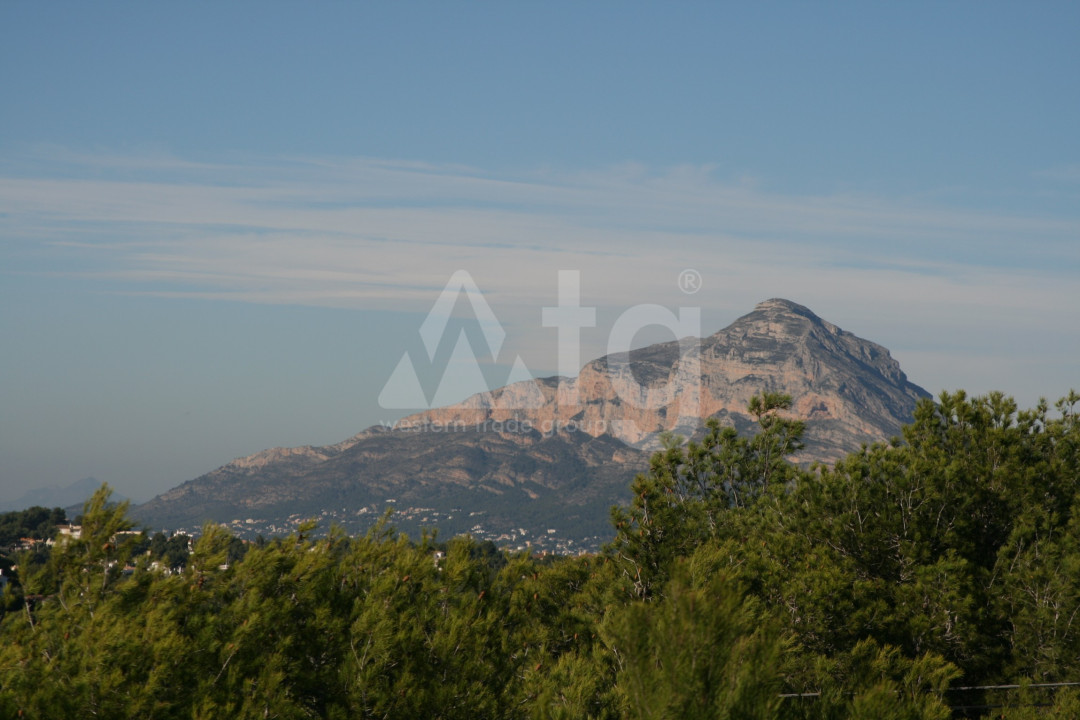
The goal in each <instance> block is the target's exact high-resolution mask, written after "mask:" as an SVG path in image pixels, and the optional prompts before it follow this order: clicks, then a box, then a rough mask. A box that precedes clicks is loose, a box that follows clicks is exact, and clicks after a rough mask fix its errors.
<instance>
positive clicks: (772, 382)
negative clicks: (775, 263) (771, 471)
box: [135, 298, 929, 550]
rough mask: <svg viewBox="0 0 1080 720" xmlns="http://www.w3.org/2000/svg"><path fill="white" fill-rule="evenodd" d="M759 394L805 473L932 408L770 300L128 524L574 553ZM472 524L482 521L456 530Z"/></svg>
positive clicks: (293, 451) (285, 457)
mask: <svg viewBox="0 0 1080 720" xmlns="http://www.w3.org/2000/svg"><path fill="white" fill-rule="evenodd" d="M766 391H769V392H781V393H786V394H788V395H791V396H792V400H793V406H792V409H791V415H792V416H793V417H797V418H800V419H803V420H805V421H806V435H805V436H804V441H805V443H806V449H805V450H804V451H803V452H801V453H800V455H799V460H800V461H804V462H831V461H834V460H836V459H837V458H839V457H841V456H843V455H844V454H846V453H847V452H851V451H853V450H857V449H858V448H859V446H860V445H863V444H870V443H873V442H878V441H886V440H888V439H889V438H891V437H892V436H895V435H898V434H899V432H900V428H901V427H902V425H903V424H904V423H906V422H908V421H910V419H911V414H912V412H913V410H914V406H915V403H916V402H917V401H918V399H920V398H922V397H929V393H927V392H926V391H925V390H923V389H922V388H920V387H919V386H917V385H915V384H913V383H911V382H910V381H908V379H907V376H906V375H905V374H904V372H903V371H902V370H901V369H900V366H899V363H898V362H897V361H896V360H895V359H893V358H892V356H891V354H890V353H889V351H888V349H886V348H885V347H884V346H881V345H878V344H877V343H874V342H871V341H868V340H864V339H862V338H859V337H857V336H856V335H854V334H852V333H850V332H847V331H845V330H842V329H841V328H839V327H838V326H836V325H834V324H833V323H830V322H828V321H826V320H823V319H822V318H820V317H818V316H817V315H816V314H815V313H813V311H811V310H810V309H809V308H807V307H805V306H803V305H799V304H797V303H794V302H792V301H790V300H784V299H781V298H771V299H769V300H765V301H763V302H761V303H758V304H757V305H756V306H755V308H754V310H752V311H751V312H750V313H748V314H746V315H743V316H742V317H740V318H738V319H736V320H735V321H734V322H733V323H731V324H730V325H728V326H727V327H725V328H722V329H721V330H719V331H717V332H716V333H714V334H712V335H710V336H707V337H705V338H701V339H697V338H693V339H688V338H684V339H682V340H679V341H670V342H667V343H658V344H655V345H650V346H648V347H644V348H638V349H635V350H631V351H629V352H628V353H621V354H614V355H607V356H604V357H601V358H597V359H595V360H592V361H590V362H589V363H586V364H585V366H584V367H583V368H582V369H581V372H580V373H579V374H578V375H577V376H576V377H574V378H565V377H550V378H542V379H537V380H525V381H522V382H518V383H514V384H511V385H507V386H504V387H502V388H497V389H494V390H491V391H487V392H484V393H479V394H477V395H473V396H471V397H469V398H467V399H466V400H464V401H463V402H461V403H458V404H456V405H452V406H448V407H443V408H435V409H429V410H423V411H421V412H418V413H414V414H413V415H410V416H408V417H406V418H403V419H402V420H401V421H399V422H398V423H397V424H396V425H395V426H394V427H393V428H389V429H388V428H385V427H380V426H374V427H371V428H367V429H365V430H363V431H361V432H360V433H357V434H356V435H354V436H352V437H350V438H347V439H346V440H343V441H341V442H339V443H336V444H334V445H328V446H301V447H296V448H270V449H267V450H264V451H261V452H259V453H255V454H253V455H249V456H245V457H241V458H237V459H235V460H233V461H231V462H229V463H227V464H226V465H223V466H222V467H220V468H218V469H216V470H214V471H211V472H210V473H207V474H205V475H203V476H200V477H199V478H195V479H194V480H190V481H188V482H186V483H183V484H182V485H180V486H178V487H176V488H173V489H172V490H169V491H168V492H166V493H163V494H162V495H159V496H158V497H156V498H154V499H152V500H151V501H149V502H148V503H145V504H144V505H142V506H139V507H138V508H136V510H135V515H136V517H138V518H139V519H141V520H143V521H144V522H147V523H148V524H155V525H159V526H160V525H171V526H172V527H173V528H176V527H178V526H181V525H182V526H184V527H185V528H187V529H191V528H192V527H197V526H198V525H199V524H201V523H200V520H214V521H218V522H222V521H225V522H232V523H233V528H234V529H235V530H239V531H244V532H246V531H249V530H252V529H253V528H252V527H250V526H257V527H260V528H265V529H267V530H268V531H271V532H276V531H281V530H288V529H289V523H287V522H284V520H285V519H286V518H288V517H291V516H297V515H303V514H314V515H316V516H320V517H323V518H324V519H329V520H332V521H334V522H338V523H339V524H342V525H343V526H345V527H346V529H362V527H363V526H365V525H367V524H370V519H371V518H372V517H374V516H376V515H378V514H380V513H381V511H382V510H383V509H384V508H385V507H387V506H390V507H397V508H398V513H397V515H395V523H397V524H399V526H403V529H411V530H417V529H419V527H420V526H421V524H422V521H423V520H427V521H428V522H429V526H434V527H438V528H440V530H441V531H448V532H452V533H456V532H473V533H474V534H478V535H480V536H482V537H484V536H490V538H491V539H500V540H502V541H504V542H510V543H513V542H516V541H518V540H521V539H522V538H528V537H533V538H535V536H536V534H537V533H545V534H552V533H554V534H556V535H558V536H559V537H560V538H562V539H564V540H566V541H573V542H576V543H578V545H579V546H580V545H581V544H582V543H587V542H588V541H589V538H592V539H593V540H595V539H596V538H597V537H599V535H600V534H602V533H603V532H605V529H606V523H607V519H606V518H607V510H608V508H610V506H611V505H613V504H617V503H619V502H625V500H626V499H627V495H628V492H629V490H628V488H629V482H630V480H631V478H632V477H633V475H634V474H635V473H637V472H640V471H642V470H644V469H645V468H646V467H647V463H648V458H649V456H650V455H651V452H652V451H653V450H655V449H656V448H657V447H659V445H660V442H661V438H662V437H663V434H664V433H669V432H675V433H678V434H681V435H684V436H693V435H694V434H695V433H699V432H700V431H701V429H702V427H703V424H704V420H705V419H706V418H717V419H718V420H719V421H720V422H721V423H722V424H728V425H733V426H734V427H736V428H737V429H738V430H739V431H740V432H749V431H751V429H752V427H753V419H752V418H751V417H750V416H749V414H748V413H747V411H746V406H747V404H748V403H749V401H750V399H751V398H752V397H753V396H754V395H756V394H759V393H761V392H766ZM406 508H411V509H417V508H419V509H420V511H421V512H417V513H414V514H415V515H416V517H415V518H413V517H412V516H411V515H410V514H409V513H407V512H404V510H405V509H406ZM424 510H427V511H429V512H426V513H425V512H422V511H424ZM455 510H456V511H457V512H456V513H455ZM469 513H473V514H472V515H469ZM586 515H587V516H588V517H583V516H586ZM406 516H408V517H406ZM574 516H577V525H576V529H573V530H570V529H567V526H568V519H570V518H572V517H574ZM476 517H482V519H483V522H477V523H473V522H472V520H466V519H465V518H476ZM293 519H295V517H294V518H293ZM399 519H401V520H403V522H399ZM413 520H415V521H416V522H415V523H414V524H412V525H410V523H412V521H413ZM249 521H250V522H249ZM237 523H239V525H237ZM571 536H572V537H571ZM594 544H595V543H594ZM562 549H564V550H565V549H566V548H565V547H563V548H562Z"/></svg>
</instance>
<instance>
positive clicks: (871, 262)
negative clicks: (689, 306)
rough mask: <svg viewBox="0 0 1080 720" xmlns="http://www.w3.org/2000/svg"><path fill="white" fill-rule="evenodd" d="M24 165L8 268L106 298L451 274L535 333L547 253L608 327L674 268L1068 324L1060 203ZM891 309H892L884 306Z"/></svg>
mask: <svg viewBox="0 0 1080 720" xmlns="http://www.w3.org/2000/svg"><path fill="white" fill-rule="evenodd" d="M36 160H37V162H36V164H34V167H35V172H33V173H30V172H23V171H20V168H25V167H27V166H28V165H29V164H28V163H25V162H23V163H19V162H12V161H8V162H5V163H3V164H2V165H0V232H2V233H3V236H4V237H5V238H7V239H8V241H9V243H8V244H9V250H8V251H4V250H0V253H2V254H6V255H7V260H8V261H7V262H5V263H4V265H5V267H6V271H7V272H9V273H10V272H15V273H19V272H22V273H35V272H50V273H53V272H63V273H69V274H72V275H79V276H82V277H91V278H95V279H97V280H98V281H100V283H101V287H102V289H103V290H108V291H111V292H125V293H130V292H137V293H149V294H155V295H161V296H168V297H184V296H186V297H192V298H209V299H228V300H231V301H240V302H253V303H287V304H304V305H317V306H337V307H353V308H360V309H363V308H369V309H403V310H412V311H425V310H426V309H427V308H428V307H429V306H430V303H431V302H432V300H433V299H434V297H435V295H436V294H437V293H438V291H439V290H440V289H441V288H442V286H443V284H444V283H445V282H446V279H447V278H448V277H449V276H450V274H451V273H452V272H453V271H454V270H456V269H459V268H463V269H467V270H468V271H469V272H470V273H471V274H472V275H473V277H474V278H475V279H476V281H477V282H478V283H479V285H480V287H481V288H482V289H483V290H484V291H485V293H486V294H487V296H488V297H489V299H490V301H491V302H492V305H493V307H495V308H496V311H497V312H498V313H499V314H500V319H502V320H504V322H506V323H508V324H509V325H511V326H512V325H514V324H515V323H516V324H520V325H529V326H530V327H533V328H535V327H537V326H538V324H539V313H540V308H541V307H543V306H544V305H548V304H551V303H552V301H553V294H554V287H555V275H556V272H557V271H558V270H559V269H565V268H572V269H579V270H581V271H582V279H583V289H582V290H583V293H584V298H585V299H586V300H587V301H588V302H590V303H592V304H595V305H598V306H601V307H602V308H603V307H607V308H609V309H611V310H612V312H611V313H608V316H607V317H608V321H610V319H611V318H612V317H613V313H614V312H617V310H618V308H620V307H623V308H625V307H627V306H629V305H632V304H634V303H640V302H659V303H665V304H668V305H677V304H680V303H682V304H685V303H687V302H689V301H690V300H689V299H688V298H687V297H686V296H683V295H681V294H680V293H679V291H678V288H677V284H676V282H675V280H676V278H677V276H678V274H679V272H681V271H682V270H684V269H686V268H688V267H693V268H695V269H696V270H698V271H699V272H700V273H701V274H702V276H703V278H704V280H705V289H704V290H703V291H702V293H701V294H699V295H696V296H694V297H693V302H695V303H701V304H702V305H703V306H707V307H713V308H735V309H737V310H741V311H745V310H747V309H749V304H752V302H754V301H757V300H760V299H764V298H765V297H770V296H777V295H779V296H788V297H792V298H793V299H796V300H800V301H802V302H806V303H807V304H810V305H811V306H812V307H815V309H817V310H818V311H819V312H821V313H822V314H828V313H832V314H833V316H834V317H835V316H836V313H843V315H844V316H846V317H854V318H856V319H858V318H862V317H866V318H867V323H868V324H869V322H870V318H871V316H872V314H874V313H877V314H879V315H885V316H889V317H892V318H893V320H891V321H890V322H892V323H893V324H894V325H895V326H896V328H897V332H898V333H901V334H902V333H903V332H904V331H903V329H902V328H903V326H904V324H905V322H907V321H906V320H904V319H903V317H904V316H905V315H908V316H910V317H911V318H913V321H912V322H913V323H914V324H916V325H918V327H919V328H920V329H921V331H923V332H926V331H928V330H929V331H931V332H937V333H940V334H941V335H942V336H947V334H948V332H949V330H948V328H949V327H953V328H955V327H956V326H957V324H965V326H966V327H973V326H976V325H978V318H979V317H982V316H985V315H990V316H993V317H995V318H998V319H1002V318H1005V320H1004V322H1012V323H1015V324H1017V325H1018V326H1019V325H1025V326H1030V325H1031V324H1032V323H1036V324H1042V323H1045V324H1046V325H1047V326H1048V327H1050V326H1054V325H1055V324H1056V325H1057V326H1058V327H1061V326H1062V323H1066V324H1067V323H1069V322H1073V321H1075V320H1076V317H1075V316H1076V310H1075V309H1074V307H1075V305H1076V300H1077V299H1078V298H1077V291H1076V278H1077V272H1078V269H1080V243H1078V242H1076V241H1077V239H1078V238H1080V218H1078V217H1076V216H1071V217H1045V216H1034V217H1024V216H1020V215H1007V214H988V213H983V212H975V211H972V210H968V209H965V208H962V207H953V206H942V205H934V204H925V203H924V204H919V203H915V202H913V201H909V200H904V199H890V198H882V197H873V196H863V195H854V194H848V195H833V196H793V195H783V194H779V193H775V192H770V191H768V190H767V189H764V188H763V187H762V186H763V184H762V183H745V182H740V181H732V182H726V181H723V180H720V179H717V177H716V171H715V169H714V168H711V167H694V166H685V167H676V168H670V169H666V170H662V171H655V170H652V169H649V168H645V167H641V166H637V165H625V166H620V167H614V168H608V169H601V170H596V171H592V172H578V173H557V172H551V171H537V172H532V173H519V174H517V175H513V176H511V175H508V174H502V175H500V174H494V173H490V172H485V171H483V170H480V169H476V168H468V167H458V166H455V167H440V166H433V165H425V164H422V163H411V162H396V161H393V160H384V159H373V158H344V159H342V158H320V157H315V158H297V157H289V158H242V159H232V160H229V161H218V162H199V161H189V160H185V159H181V158H176V157H174V156H171V155H169V154H167V153H161V152H153V153H147V154H134V155H125V154H107V153H106V154H87V153H80V154H76V153H67V152H65V151H63V150H62V149H57V148H51V149H49V150H48V152H46V153H44V154H40V155H39V156H38V157H37V159H36ZM12 241H15V242H17V243H18V244H19V245H20V247H22V249H23V252H22V253H21V254H19V255H18V256H17V257H16V256H15V255H14V254H13V252H12V251H11V250H10V244H11V242H12ZM28 245H29V246H30V247H32V248H33V252H32V253H31V254H32V255H33V257H34V259H35V260H34V262H33V263H30V262H26V261H25V260H24V259H23V258H24V257H25V254H26V247H27V246H28ZM1063 298H1069V299H1070V300H1071V302H1063V301H1062V299H1063ZM898 303H903V305H904V308H905V309H904V312H903V313H899V314H898V313H896V312H889V311H890V310H891V309H893V308H895V307H896V305H897V304H898ZM1017 313H1019V315H1017ZM1073 326H1075V325H1073ZM709 329H714V328H706V330H709ZM914 332H915V331H914V330H913V331H912V332H911V341H912V342H913V343H914V342H915V338H914ZM980 332H981V333H984V334H985V333H987V332H989V331H987V330H982V331H980ZM980 337H983V335H980ZM522 342H523V343H525V344H528V342H529V341H522ZM977 344H978V342H976V345H977ZM984 344H985V338H984ZM599 349H602V348H593V350H599Z"/></svg>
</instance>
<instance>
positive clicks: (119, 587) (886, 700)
mask: <svg viewBox="0 0 1080 720" xmlns="http://www.w3.org/2000/svg"><path fill="white" fill-rule="evenodd" d="M1078 402H1080V396H1078V395H1076V394H1075V393H1070V395H1069V397H1067V398H1065V399H1063V400H1062V401H1061V402H1059V403H1058V404H1057V406H1056V407H1057V410H1056V412H1051V411H1050V410H1049V408H1048V407H1047V406H1046V405H1045V404H1043V405H1040V406H1039V407H1037V408H1034V409H1032V410H1024V411H1020V410H1018V409H1017V407H1016V405H1015V403H1014V402H1013V401H1012V400H1010V399H1008V398H1006V397H1004V396H1002V395H999V394H991V395H989V396H986V397H979V398H968V397H967V396H966V395H965V394H964V393H962V392H958V393H956V394H944V395H942V396H941V397H940V398H939V399H938V401H937V402H932V401H929V400H924V401H921V402H920V403H919V405H918V406H917V409H916V412H915V418H914V422H913V423H912V424H911V425H909V426H907V427H905V428H904V431H903V438H897V439H896V441H894V442H893V443H890V444H887V445H886V444H881V445H874V446H871V447H867V448H864V449H863V450H862V451H860V452H856V453H853V454H850V455H848V456H847V457H846V458H844V459H842V460H841V461H839V462H837V463H836V464H835V465H834V466H832V467H817V468H815V469H813V470H804V469H800V468H799V466H798V465H796V464H793V463H792V462H791V461H790V459H791V458H792V457H794V458H796V459H797V458H798V448H799V446H800V436H801V434H802V429H803V428H802V425H801V423H799V422H797V421H793V420H790V419H787V418H786V417H785V413H784V412H783V411H784V409H785V408H786V407H787V405H788V404H789V403H790V399H789V398H787V397H786V396H781V395H773V394H765V395H762V396H759V397H756V398H754V400H753V402H752V403H751V405H750V408H749V410H750V412H751V414H752V415H753V416H755V417H756V418H757V422H758V425H759V431H758V432H757V434H756V435H754V436H753V437H751V438H744V437H740V436H739V435H738V434H737V433H735V432H734V431H733V430H730V429H724V428H721V427H720V426H719V425H716V424H713V425H712V426H710V428H709V432H708V433H707V434H706V436H705V438H704V439H703V440H702V441H701V442H699V443H686V444H684V443H681V442H680V441H679V440H678V439H677V438H669V440H668V442H667V443H666V446H665V449H664V450H661V451H660V452H658V453H656V454H655V455H654V456H653V458H652V461H651V467H650V470H649V471H648V472H647V473H645V474H642V475H640V476H638V477H637V478H636V479H635V481H634V483H633V486H632V491H633V501H632V503H631V504H630V505H629V506H628V507H623V508H616V509H614V510H613V511H612V522H613V523H614V529H615V533H616V537H615V540H614V541H613V542H612V543H611V544H610V545H609V546H608V547H607V548H606V549H605V551H604V552H602V553H600V554H595V555H585V556H577V557H551V556H548V557H533V556H528V555H523V554H519V555H506V554H502V553H494V552H490V548H485V547H484V546H482V545H480V544H477V543H475V542H474V541H472V540H470V539H468V538H455V539H453V540H450V541H449V542H448V543H441V542H437V541H436V539H433V538H421V539H419V540H410V539H408V538H406V537H403V536H398V535H397V534H396V533H395V532H394V531H393V530H392V529H390V528H388V527H385V526H380V527H378V528H376V529H375V530H373V531H372V532H370V533H368V534H367V535H366V536H365V537H357V538H351V537H347V536H345V535H344V534H343V533H341V532H339V531H331V532H330V533H329V535H328V536H315V535H314V533H313V532H312V531H313V530H314V527H313V526H305V527H303V528H301V530H300V531H299V532H297V533H295V534H293V535H291V536H289V537H286V538H278V539H275V540H272V541H270V542H266V543H260V544H258V545H249V546H248V547H247V551H246V553H242V558H241V559H237V558H238V554H237V553H235V552H230V548H232V549H235V542H234V539H233V538H232V537H231V536H230V535H229V534H228V533H227V532H225V531H224V530H223V529H222V528H220V527H216V526H212V525H211V526H207V527H206V528H205V529H204V531H203V533H202V536H201V538H200V539H199V540H198V542H197V543H196V545H195V548H194V552H193V553H192V554H191V556H190V557H188V558H187V562H186V564H185V566H184V568H183V570H182V571H181V572H177V573H169V572H165V571H164V570H163V569H160V566H158V567H157V568H155V567H151V564H150V558H149V556H146V555H138V556H136V551H137V549H139V548H140V544H141V545H142V546H145V538H142V539H140V538H139V536H137V535H123V534H118V533H121V531H124V530H126V529H129V528H130V527H131V522H130V520H129V519H128V517H127V515H126V511H127V508H126V505H124V504H121V505H111V504H109V502H108V496H109V491H108V488H102V490H101V491H99V492H98V494H96V495H95V497H94V498H93V499H92V500H91V501H90V502H89V503H88V505H87V507H86V508H85V511H84V516H83V519H82V535H81V537H80V538H78V539H70V538H68V539H65V540H63V541H60V542H58V543H57V545H56V546H55V547H54V548H53V549H52V551H51V553H50V554H49V557H48V559H47V562H45V563H43V564H31V563H29V562H27V563H25V564H24V565H21V568H22V570H23V573H22V574H23V577H21V578H20V579H19V585H17V586H16V585H15V584H14V583H13V584H12V585H11V586H9V588H8V589H7V590H6V591H5V598H4V600H5V605H6V606H7V608H8V611H7V613H6V615H5V616H4V617H3V620H2V622H0V717H27V718H58V717H71V718H81V717H106V718H134V717H139V718H315V717H319V718H403V719H409V720H412V719H414V718H469V719H473V718H792V719H796V718H798V719H802V718H807V719H809V718H823V719H824V718H884V719H889V718H895V719H908V718H912V719H915V718H942V719H943V718H948V717H952V716H958V717H987V718H989V717H995V718H999V717H1003V718H1011V719H1020V718H1036V717H1039V718H1062V719H1064V718H1075V717H1080V694H1078V692H1077V689H1076V688H1074V687H1073V686H1071V685H1070V684H1077V683H1080V617H1078V615H1080V494H1078V492H1077V488H1078V485H1080V424H1078V422H1077V418H1076V414H1075V410H1076V405H1077V403H1078ZM230 557H231V558H232V562H229V559H230ZM125 567H127V568H130V569H129V570H128V571H126V572H125V570H124V568H125ZM1000 686H1013V687H1000Z"/></svg>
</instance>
